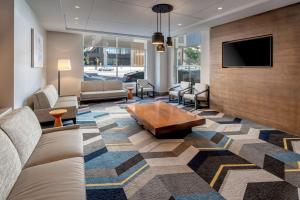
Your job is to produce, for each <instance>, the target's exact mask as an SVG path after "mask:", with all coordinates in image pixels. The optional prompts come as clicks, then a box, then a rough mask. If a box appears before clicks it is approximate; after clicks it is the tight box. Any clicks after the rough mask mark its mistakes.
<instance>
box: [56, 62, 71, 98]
mask: <svg viewBox="0 0 300 200" xmlns="http://www.w3.org/2000/svg"><path fill="white" fill-rule="evenodd" d="M57 70H58V95H60V72H61V71H70V70H71V60H70V59H59V60H58V62H57Z"/></svg>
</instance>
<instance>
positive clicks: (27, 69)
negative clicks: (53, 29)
mask: <svg viewBox="0 0 300 200" xmlns="http://www.w3.org/2000/svg"><path fill="white" fill-rule="evenodd" d="M14 1H15V11H14V17H15V20H14V21H15V23H14V107H15V108H19V107H22V106H24V105H30V104H31V98H30V97H31V96H32V94H33V93H34V92H36V91H37V90H39V89H40V88H42V87H44V86H45V85H46V62H45V60H46V55H47V53H46V46H47V45H46V32H45V30H44V29H43V28H42V27H41V26H40V24H39V22H38V20H37V18H36V17H35V15H34V13H33V11H32V10H31V8H30V7H29V6H28V4H27V3H26V2H25V0H14ZM31 28H33V29H34V31H35V32H38V33H40V34H41V35H42V36H43V38H44V43H43V45H44V66H43V68H32V67H31Z"/></svg>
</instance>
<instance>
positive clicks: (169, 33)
mask: <svg viewBox="0 0 300 200" xmlns="http://www.w3.org/2000/svg"><path fill="white" fill-rule="evenodd" d="M170 13H171V12H169V37H170V36H171V34H170V33H171V24H170V21H171V19H170Z"/></svg>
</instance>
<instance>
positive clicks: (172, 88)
mask: <svg viewBox="0 0 300 200" xmlns="http://www.w3.org/2000/svg"><path fill="white" fill-rule="evenodd" d="M179 86H180V85H177V86H174V87H171V88H169V91H170V90H174V89H176V88H178V87H179Z"/></svg>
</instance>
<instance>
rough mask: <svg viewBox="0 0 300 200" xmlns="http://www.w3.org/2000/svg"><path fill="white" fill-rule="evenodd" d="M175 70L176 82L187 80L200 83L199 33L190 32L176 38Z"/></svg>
mask: <svg viewBox="0 0 300 200" xmlns="http://www.w3.org/2000/svg"><path fill="white" fill-rule="evenodd" d="M175 41H176V43H175V52H176V54H175V59H176V61H175V64H176V66H175V70H176V74H177V77H176V79H177V83H180V82H181V81H188V82H192V84H194V83H200V73H201V35H200V33H191V34H186V35H182V36H178V37H177V38H176V40H175Z"/></svg>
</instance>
